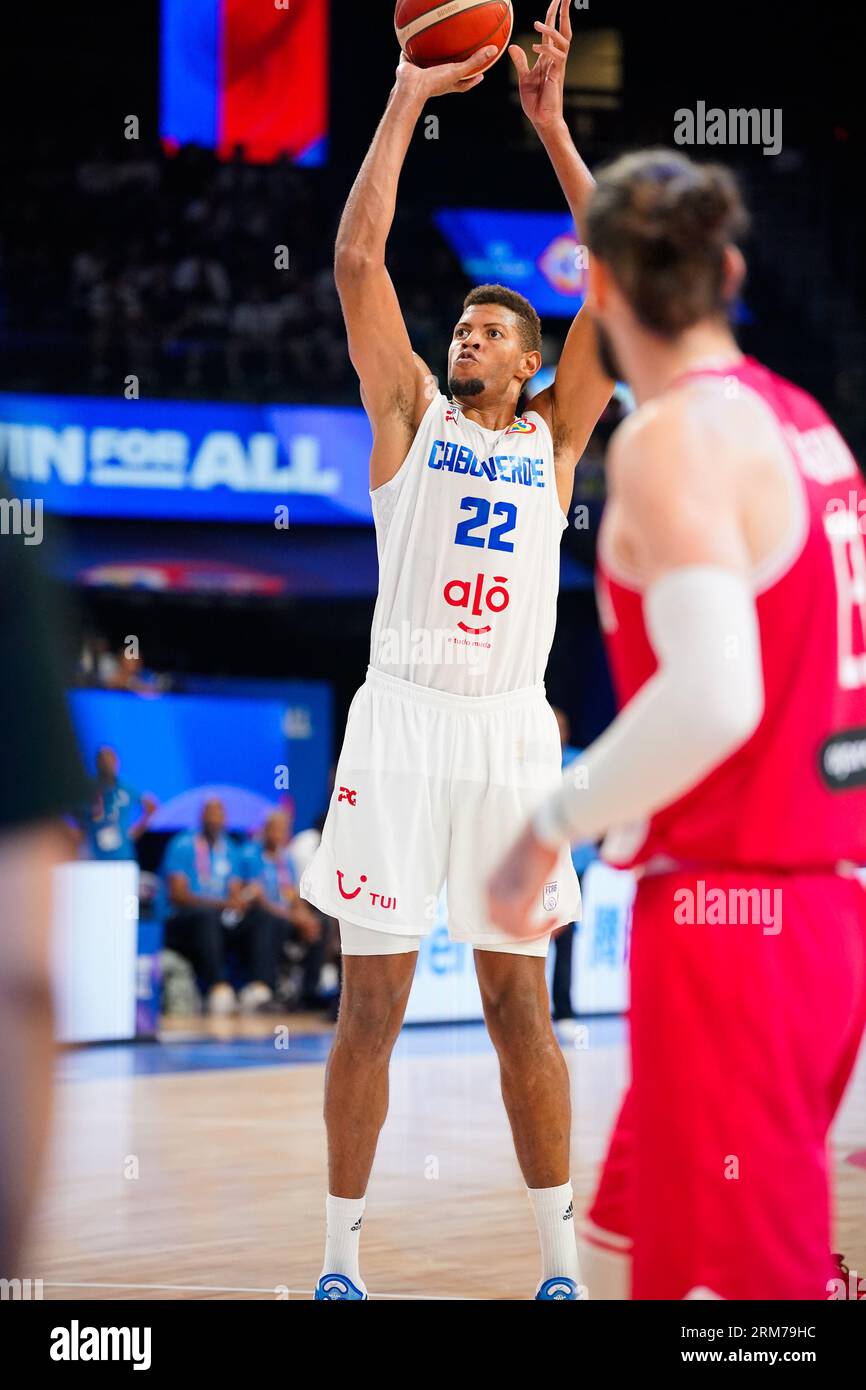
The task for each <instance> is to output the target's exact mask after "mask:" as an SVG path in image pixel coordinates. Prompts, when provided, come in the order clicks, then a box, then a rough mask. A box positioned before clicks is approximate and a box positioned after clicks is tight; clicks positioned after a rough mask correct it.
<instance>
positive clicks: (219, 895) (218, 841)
mask: <svg viewBox="0 0 866 1390" xmlns="http://www.w3.org/2000/svg"><path fill="white" fill-rule="evenodd" d="M225 825H226V813H225V807H224V805H223V803H222V802H221V801H219V800H218V799H216V798H213V799H212V800H210V801H207V802H205V804H204V806H203V808H202V819H201V830H200V831H198V832H193V831H188V830H184V831H181V832H180V833H179V834H177V835H175V836H173V838H172V839H171V840H169V842H168V845H167V846H166V851H165V858H164V859H163V864H162V874H163V880H164V883H165V889H166V895H167V897H168V902H169V916H168V918H167V920H166V925H165V944H166V946H167V947H168V948H169V949H170V950H173V951H177V952H178V953H179V954H180V955H182V956H186V958H187V959H188V960H189V961H190V962H191V963H192V965H193V966H194V968H195V970H196V972H197V973H198V975H199V978H200V981H201V984H202V987H203V989H204V991H205V993H206V996H207V998H206V1007H207V1010H208V1012H209V1013H214V1014H229V1013H234V1012H235V1011H236V1009H237V1008H238V1007H239V1006H240V1007H241V1008H242V1009H244V1010H245V1011H246V1010H248V1009H251V1008H254V1007H255V1006H256V1000H257V999H259V998H260V997H261V991H262V987H264V988H265V989H266V990H268V991H271V990H273V986H274V980H275V975H276V966H277V962H278V960H279V957H280V952H281V950H282V927H283V924H282V922H278V921H276V920H275V919H274V918H273V917H271V916H270V915H269V914H255V915H253V916H252V917H251V916H250V913H249V911H248V906H249V904H248V902H247V901H245V899H244V896H243V892H242V874H241V856H240V850H239V848H238V846H237V845H236V844H235V842H234V841H233V840H232V839H230V838H229V836H228V835H227V834H226V829H225ZM230 951H236V952H237V954H238V955H239V956H240V958H241V960H242V962H243V964H244V966H245V972H246V974H247V976H248V982H247V983H246V984H245V985H244V988H243V989H242V990H241V994H240V998H238V996H236V994H235V991H234V989H233V987H232V985H231V983H230V979H229V969H228V956H229V952H230Z"/></svg>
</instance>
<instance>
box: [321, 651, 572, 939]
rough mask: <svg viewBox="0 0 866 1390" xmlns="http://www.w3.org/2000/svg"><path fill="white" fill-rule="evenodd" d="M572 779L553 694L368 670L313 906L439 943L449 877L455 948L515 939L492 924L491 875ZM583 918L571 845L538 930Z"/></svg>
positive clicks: (349, 731)
mask: <svg viewBox="0 0 866 1390" xmlns="http://www.w3.org/2000/svg"><path fill="white" fill-rule="evenodd" d="M561 779H562V753H561V747H560V740H559V730H558V727H557V723H556V718H555V716H554V713H553V710H552V709H551V708H550V705H549V704H548V703H547V700H546V699H545V695H544V687H543V686H536V687H533V688H531V689H528V690H517V691H513V692H509V693H507V694H505V695H485V696H474V695H451V694H448V693H446V692H444V691H439V690H431V689H429V688H427V687H426V686H420V685H415V684H413V683H412V682H410V681H405V680H401V679H400V678H399V677H397V676H392V675H387V674H385V673H383V672H381V671H375V670H373V669H369V670H368V672H367V679H366V681H365V683H364V684H363V685H362V686H361V688H360V690H359V691H358V692H357V693H356V695H355V697H354V699H353V701H352V704H351V707H350V709H349V718H348V720H347V722H346V734H345V738H344V740H343V748H342V752H341V753H340V760H339V762H338V764H337V771H336V777H335V782H334V790H333V793H332V795H331V804H330V807H329V809H328V816H327V819H326V821H325V826H324V830H323V832H322V842H321V844H320V846H319V848H318V849H317V850H316V853H315V855H314V857H313V859H312V862H311V863H310V864H309V866H308V867H307V869H306V870H305V872H304V874H303V877H302V879H301V884H300V894H301V897H302V898H305V899H307V901H309V902H311V903H315V905H316V907H318V908H320V909H321V911H322V912H326V913H328V915H329V916H332V917H338V918H340V920H341V921H344V922H352V923H354V924H356V925H357V926H361V927H373V928H374V929H375V930H376V931H384V932H395V933H397V934H399V935H403V936H427V935H428V934H429V933H430V931H431V930H432V928H433V923H434V917H435V913H436V902H437V899H438V897H439V893H440V890H441V888H442V884H443V882H444V881H445V880H447V884H448V890H447V891H448V930H449V935H450V936H451V939H452V940H453V941H466V942H469V943H471V944H472V945H473V946H484V947H491V946H494V947H495V946H496V945H497V944H513V939H512V938H511V937H507V936H505V935H503V933H501V932H500V931H498V930H497V929H496V928H495V927H494V926H493V925H492V924H491V923H490V921H489V920H488V918H487V913H486V907H485V892H486V883H487V879H488V877H489V876H490V874H491V873H492V872H493V870H494V869H495V868H496V867H497V865H498V864H499V862H500V860H501V859H502V857H503V856H504V854H505V853H506V851H507V850H508V849H509V848H510V847H511V845H512V844H513V843H514V841H515V840H516V839H517V837H518V835H519V834H520V832H521V831H522V830H523V829H524V827H525V825H526V822H527V820H528V819H529V817H530V816H531V815H532V813H533V812H534V811H535V809H536V808H537V806H538V805H539V803H540V802H541V801H542V800H543V798H544V797H545V796H546V795H548V794H549V793H550V792H551V791H553V790H555V788H556V787H558V786H559V784H560V781H561ZM579 916H580V888H579V887H578V882H577V875H576V873H575V872H574V866H573V865H572V862H571V855H570V854H569V852H568V850H567V849H564V850H563V851H562V853H561V854H560V857H559V860H558V862H557V864H556V867H555V869H554V870H553V872H552V873H551V875H550V881H549V882H548V883H546V884H545V885H544V888H543V890H542V892H541V893H540V894H539V902H538V906H537V911H536V919H537V923H538V935H539V937H543V936H546V935H548V934H549V933H550V932H551V931H552V930H553V929H554V928H555V927H557V926H561V925H563V924H564V923H566V922H573V921H576V920H577V919H578V918H579Z"/></svg>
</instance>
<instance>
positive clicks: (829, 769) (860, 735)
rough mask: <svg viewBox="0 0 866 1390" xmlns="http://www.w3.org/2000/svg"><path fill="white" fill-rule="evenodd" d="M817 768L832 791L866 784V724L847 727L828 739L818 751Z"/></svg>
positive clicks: (850, 789)
mask: <svg viewBox="0 0 866 1390" xmlns="http://www.w3.org/2000/svg"><path fill="white" fill-rule="evenodd" d="M818 769H819V771H820V773H821V780H822V781H823V783H824V785H825V786H826V787H829V789H830V791H831V792H846V791H853V790H854V789H855V788H857V787H866V728H862V729H844V730H843V731H842V732H841V733H838V734H832V735H831V736H830V738H828V739H825V740H824V742H823V743H822V744H821V748H820V750H819V753H818Z"/></svg>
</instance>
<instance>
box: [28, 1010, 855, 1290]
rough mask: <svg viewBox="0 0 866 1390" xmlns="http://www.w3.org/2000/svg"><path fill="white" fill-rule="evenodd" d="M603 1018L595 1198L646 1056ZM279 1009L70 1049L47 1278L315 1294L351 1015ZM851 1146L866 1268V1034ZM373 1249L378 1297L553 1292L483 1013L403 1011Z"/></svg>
mask: <svg viewBox="0 0 866 1390" xmlns="http://www.w3.org/2000/svg"><path fill="white" fill-rule="evenodd" d="M584 1023H585V1027H586V1034H585V1036H584V1037H579V1038H578V1045H577V1046H573V1045H569V1044H568V1043H565V1044H563V1046H564V1051H565V1053H566V1056H567V1059H568V1066H569V1071H570V1075H571V1082H572V1101H573V1108H574V1126H573V1161H572V1177H573V1181H574V1186H575V1205H576V1208H577V1209H578V1210H581V1209H582V1208H583V1207H584V1206H585V1204H586V1201H587V1199H588V1198H589V1197H590V1195H591V1193H592V1190H593V1186H594V1180H595V1174H596V1169H597V1165H598V1163H599V1161H600V1160H601V1158H602V1156H603V1153H604V1149H605V1142H606V1137H607V1133H608V1129H609V1126H610V1124H611V1122H612V1119H613V1116H614V1114H615V1111H616V1107H617V1104H618V1101H619V1098H620V1095H621V1092H622V1088H623V1085H624V1080H625V1075H626V1064H627V1058H626V1052H625V1046H624V1027H623V1024H622V1022H621V1021H620V1020H619V1019H599V1020H593V1019H587V1020H584ZM280 1026H281V1025H280V1022H279V1020H274V1019H268V1020H267V1021H264V1020H255V1021H253V1022H243V1021H237V1022H235V1021H228V1022H222V1023H213V1024H212V1023H204V1022H202V1021H200V1020H195V1021H191V1022H190V1025H189V1027H188V1028H186V1029H184V1028H183V1027H182V1026H179V1025H178V1024H176V1023H175V1025H174V1026H173V1027H172V1029H171V1030H170V1031H166V1033H165V1034H164V1040H163V1041H162V1042H161V1043H150V1044H137V1045H135V1046H129V1047H127V1046H118V1047H101V1048H90V1049H80V1050H77V1051H72V1052H66V1053H63V1054H61V1055H60V1056H59V1058H58V1062H57V1088H56V1093H55V1129H54V1141H53V1145H52V1153H51V1158H50V1163H49V1166H48V1170H47V1172H46V1175H45V1181H44V1184H43V1197H42V1201H41V1203H40V1207H39V1210H38V1213H37V1218H36V1221H35V1223H34V1227H33V1232H32V1238H31V1242H30V1247H29V1251H28V1255H27V1259H26V1264H25V1268H24V1269H23V1270H22V1271H21V1274H22V1277H30V1278H32V1279H37V1278H39V1279H42V1280H43V1292H44V1297H45V1298H46V1299H59V1298H84V1299H151V1298H153V1299H184V1298H191V1299H239V1298H240V1299H274V1298H284V1299H286V1298H287V1299H305V1298H311V1296H312V1290H313V1287H314V1285H315V1282H316V1279H317V1278H318V1276H319V1273H320V1271H321V1259H322V1251H323V1239H324V1198H325V1192H326V1169H325V1142H324V1129H323V1124H322V1119H321V1111H322V1088H323V1079H324V1058H325V1056H326V1053H327V1047H328V1044H329V1039H330V1037H331V1028H330V1026H328V1027H323V1026H322V1025H321V1024H320V1023H319V1022H318V1021H316V1020H314V1019H299V1018H298V1017H297V1016H295V1017H292V1018H287V1019H286V1020H284V1028H285V1029H286V1030H287V1031H285V1032H282V1033H281V1032H280V1031H279V1030H280ZM275 1031H276V1040H275ZM286 1040H287V1042H288V1046H287V1047H284V1046H282V1045H277V1044H281V1043H283V1042H285V1041H286ZM833 1152H834V1169H835V1192H836V1242H835V1244H834V1249H836V1250H840V1251H843V1252H844V1253H845V1256H846V1259H847V1263H848V1265H849V1268H851V1269H857V1270H859V1271H860V1272H861V1273H866V1049H864V1052H862V1053H861V1056H860V1060H859V1063H858V1067H857V1071H856V1074H855V1077H854V1080H853V1082H852V1085H851V1088H850V1089H849V1092H848V1095H847V1097H846V1100H845V1103H844V1107H843V1109H842V1112H841V1114H840V1116H839V1118H838V1120H837V1124H836V1127H835V1131H834V1135H833ZM482 1234H483V1240H482ZM361 1249H362V1269H363V1274H364V1278H365V1280H366V1283H367V1285H368V1287H369V1289H370V1295H371V1297H379V1298H402V1299H490V1298H495V1299H528V1298H531V1297H532V1295H533V1293H534V1289H535V1281H536V1276H537V1265H538V1254H537V1244H536V1235H535V1229H534V1225H533V1220H532V1214H531V1210H530V1207H529V1203H528V1200H527V1198H526V1194H525V1189H524V1186H523V1183H522V1179H521V1176H520V1173H519V1170H518V1168H517V1164H516V1161H515V1158H514V1153H513V1149H512V1145H511V1137H510V1132H509V1128H508V1122H507V1119H506V1116H505V1111H504V1108H503V1105H502V1101H501V1098H500V1094H499V1080H498V1068H497V1063H496V1058H495V1056H494V1053H493V1051H492V1049H491V1048H490V1045H489V1043H488V1042H487V1039H486V1035H485V1034H484V1030H483V1028H482V1027H481V1026H480V1025H478V1026H476V1025H462V1026H454V1027H451V1026H440V1027H436V1028H407V1029H404V1031H403V1034H402V1035H401V1037H400V1040H399V1042H398V1045H397V1048H396V1050H395V1054H394V1058H393V1061H392V1066H391V1109H390V1114H389V1116H388V1120H387V1123H386V1126H385V1129H384V1131H383V1134H382V1138H381V1141H380V1145H379V1152H378V1156H377V1160H376V1165H375V1167H374V1170H373V1178H372V1182H371V1185H370V1189H369V1192H368V1202H367V1214H366V1216H365V1222H364V1237H363V1240H362V1246H361ZM491 1255H493V1256H494V1258H491Z"/></svg>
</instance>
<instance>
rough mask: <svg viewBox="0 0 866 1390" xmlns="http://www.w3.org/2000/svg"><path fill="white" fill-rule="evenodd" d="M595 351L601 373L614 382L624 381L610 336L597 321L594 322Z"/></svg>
mask: <svg viewBox="0 0 866 1390" xmlns="http://www.w3.org/2000/svg"><path fill="white" fill-rule="evenodd" d="M595 350H596V352H597V354H598V360H599V362H600V363H601V366H602V371H605V372H607V375H608V376H609V377H613V380H614V381H625V377H624V376H623V372H622V368H621V367H620V365H619V362H618V361H617V356H616V352H615V351H614V346H613V343H612V341H611V337H610V334H609V333H608V331H607V329H606V328H603V327H602V325H601V324H600V323H599V321H598V319H596V320H595Z"/></svg>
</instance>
